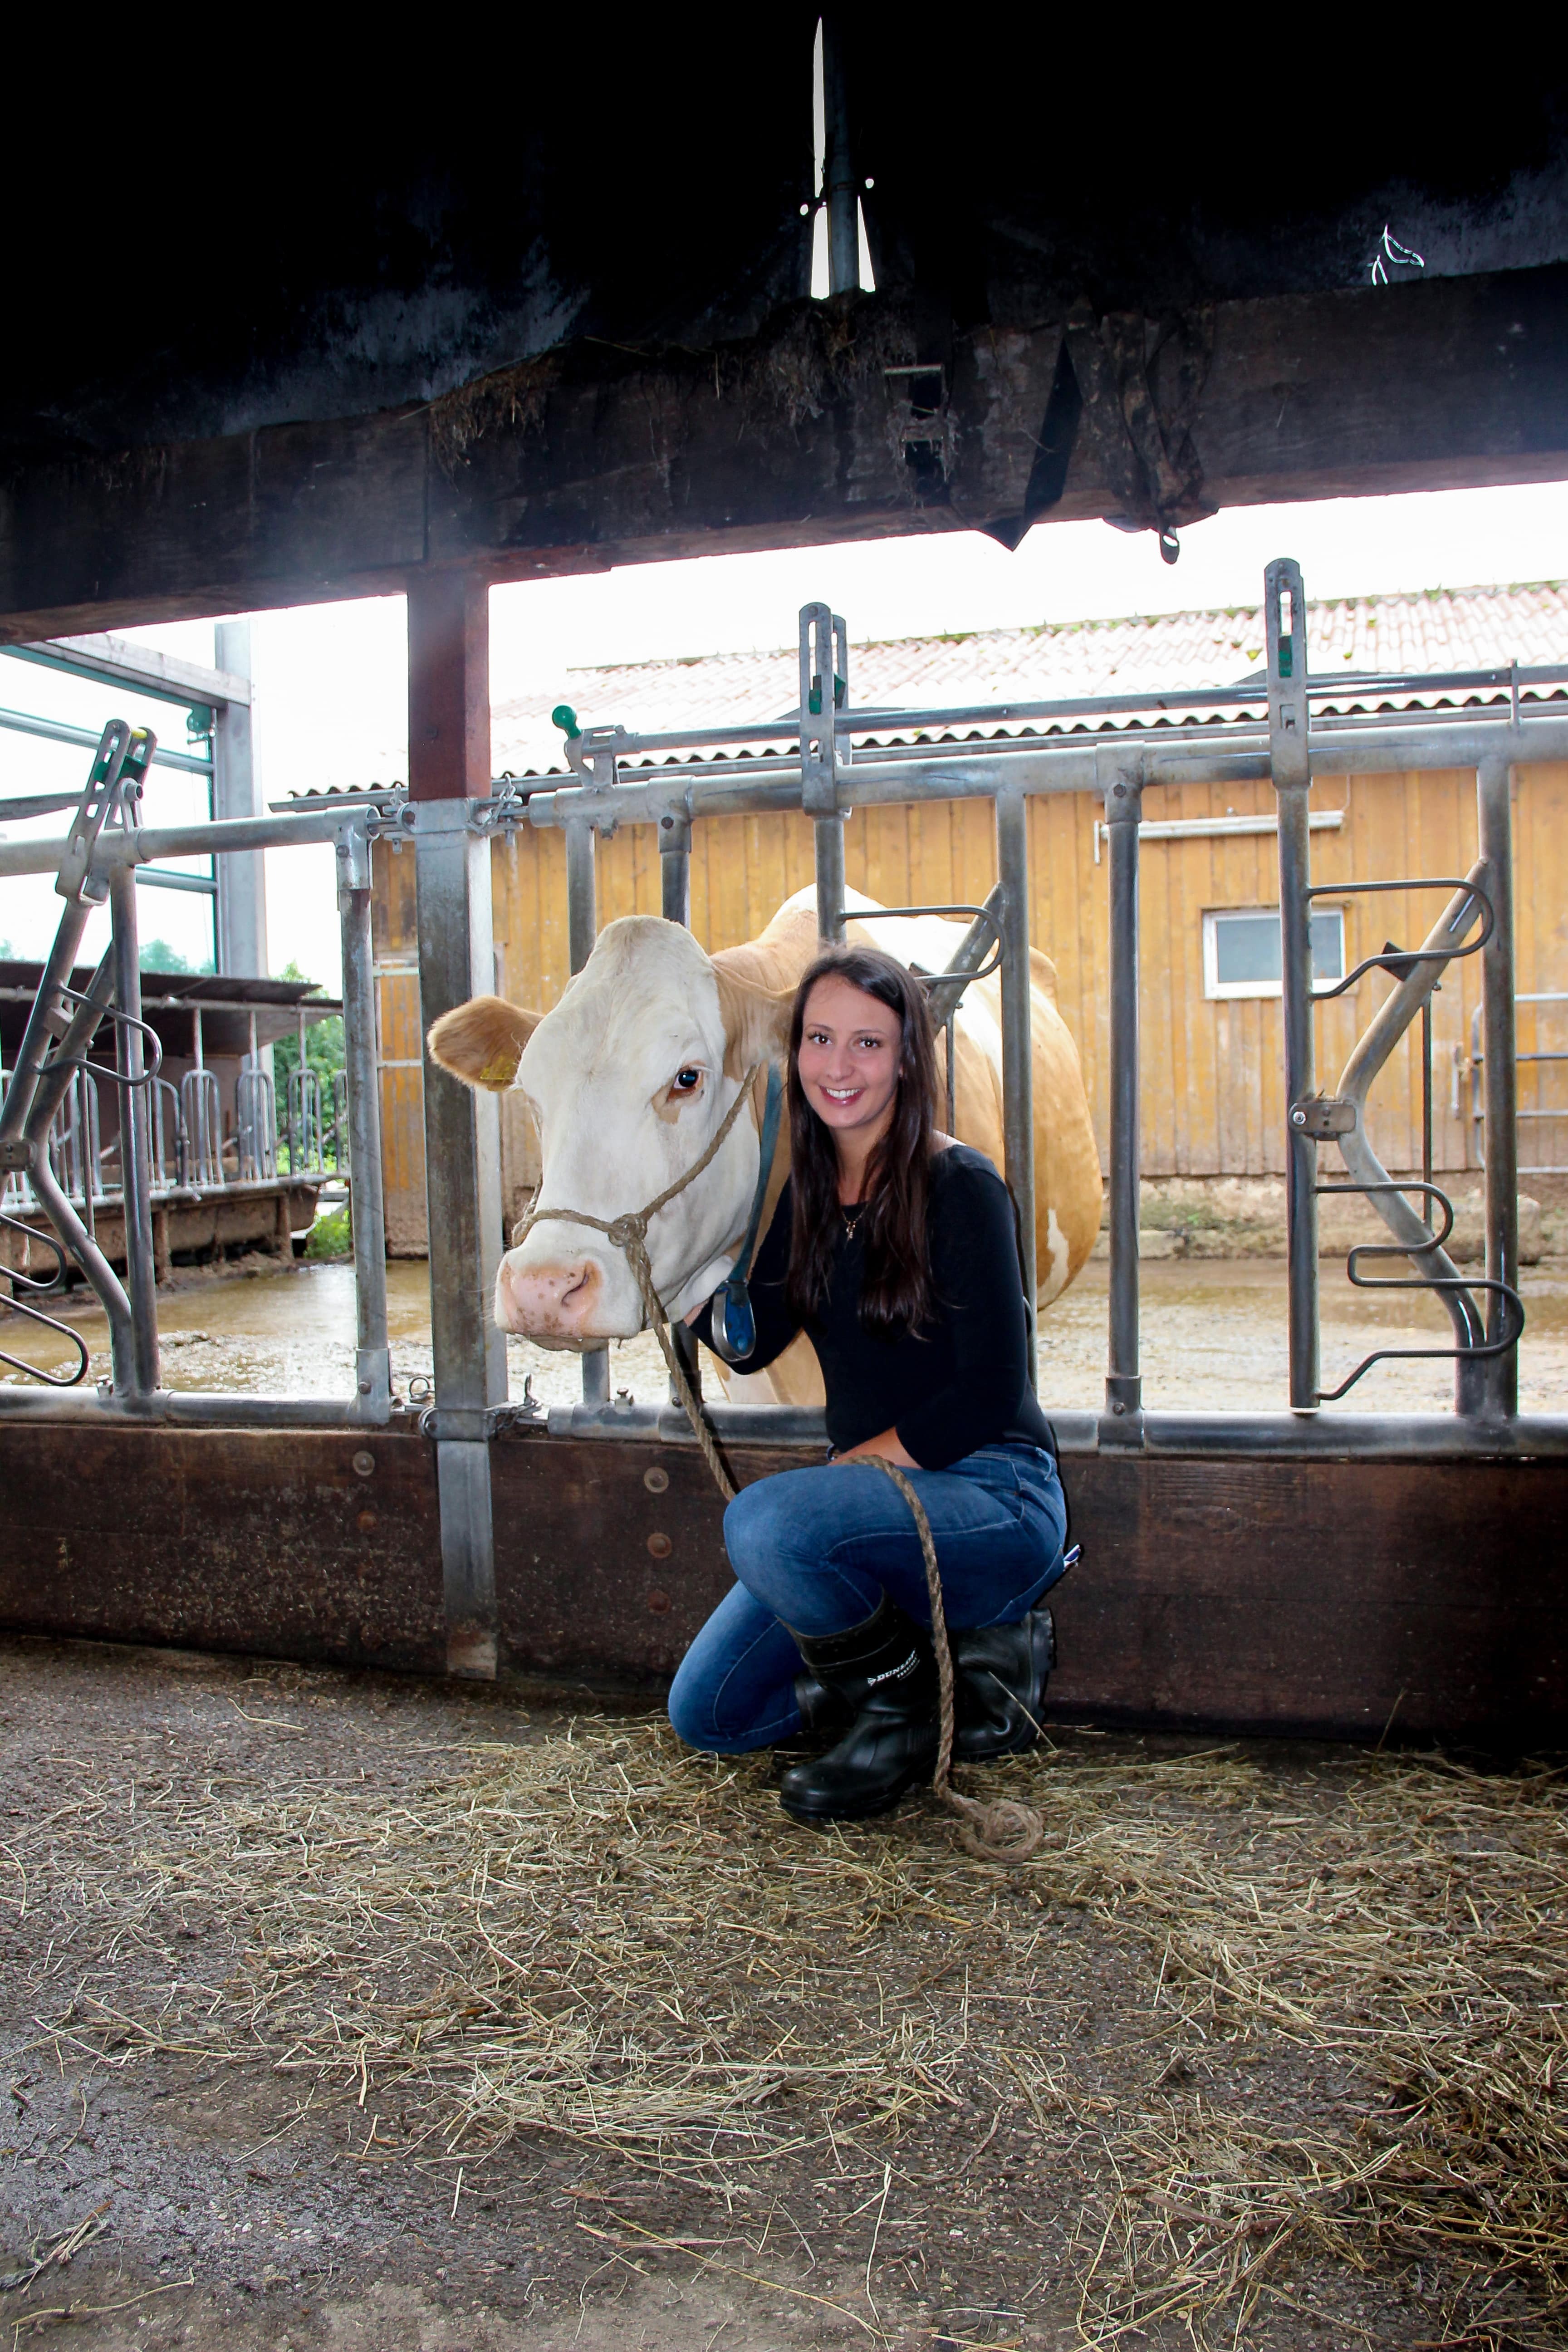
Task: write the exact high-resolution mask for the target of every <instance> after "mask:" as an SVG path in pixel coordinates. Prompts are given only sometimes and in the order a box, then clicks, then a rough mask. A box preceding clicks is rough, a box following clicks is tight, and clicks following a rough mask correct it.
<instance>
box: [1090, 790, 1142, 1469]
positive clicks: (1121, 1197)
mask: <svg viewBox="0 0 1568 2352" xmlns="http://www.w3.org/2000/svg"><path fill="white" fill-rule="evenodd" d="M1142 814H1143V792H1142V782H1141V781H1140V777H1139V774H1138V771H1137V769H1136V768H1135V767H1132V766H1131V765H1118V764H1116V763H1115V762H1114V761H1110V759H1109V757H1108V767H1107V774H1106V778H1105V824H1106V830H1107V845H1106V866H1107V882H1108V886H1109V891H1110V1192H1109V1209H1110V1301H1109V1306H1110V1314H1109V1325H1110V1329H1109V1343H1110V1344H1109V1356H1108V1360H1107V1367H1106V1375H1105V1417H1104V1419H1103V1421H1102V1422H1101V1423H1100V1435H1101V1442H1102V1443H1103V1444H1110V1445H1137V1444H1141V1443H1142V1429H1143V1381H1142V1370H1141V1369H1140V1363H1139V1293H1138V1223H1139V1208H1140V1199H1141V1192H1142V1158H1141V1149H1140V1138H1139V1116H1138V1112H1139V1035H1138V962H1139V930H1138V827H1139V824H1140V822H1141V820H1142Z"/></svg>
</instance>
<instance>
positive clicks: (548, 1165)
mask: <svg viewBox="0 0 1568 2352" xmlns="http://www.w3.org/2000/svg"><path fill="white" fill-rule="evenodd" d="M791 1001H792V998H791V992H788V991H785V992H784V993H782V994H779V995H774V994H773V993H771V992H768V991H766V990H764V989H761V988H757V987H755V986H752V985H750V984H748V983H746V982H742V981H741V980H739V979H738V978H736V977H735V976H734V975H733V974H731V973H730V972H728V971H724V970H723V969H722V967H721V965H720V964H716V963H715V962H714V961H712V960H711V959H710V957H709V956H708V955H706V954H705V953H704V952H703V950H702V949H701V948H700V947H699V945H698V943H697V941H696V940H694V939H693V938H692V936H691V934H690V932H689V931H688V930H684V929H682V928H681V927H680V925H679V923H667V922H663V921H661V920H660V919H658V917H657V916H653V915H628V916H626V917H625V918H624V919H622V920H621V921H619V922H616V923H611V924H609V925H608V926H607V927H606V929H605V930H604V931H603V932H601V934H600V936H599V939H598V941H597V943H596V945H595V949H594V952H593V954H592V955H591V956H590V957H589V959H588V961H587V962H586V964H584V968H583V970H582V971H580V972H579V973H578V974H577V976H576V978H575V979H574V981H573V982H571V984H570V986H569V987H568V988H567V990H566V992H565V993H564V995H563V997H562V999H561V1002H560V1003H559V1004H558V1005H557V1006H556V1007H555V1009H554V1011H553V1012H552V1013H525V1012H524V1011H523V1010H522V1009H521V1007H520V1006H518V1005H515V1004H507V1003H503V1002H502V1001H501V999H500V997H496V996H479V997H475V998H474V999H473V1001H472V1002H471V1003H468V1004H462V1005H459V1006H458V1008H457V1010H456V1011H455V1012H452V1013H446V1014H445V1015H444V1016H443V1017H442V1019H440V1020H439V1021H437V1023H436V1024H435V1025H434V1026H433V1028H432V1029H431V1031H430V1036H429V1045H430V1052H431V1055H432V1056H433V1058H434V1059H435V1060H436V1061H437V1062H438V1063H439V1064H440V1066H441V1067H442V1068H443V1069H445V1070H449V1071H451V1073H452V1074H453V1076H456V1077H458V1078H461V1079H462V1080H463V1081H464V1083H465V1084H466V1085H468V1086H472V1087H493V1088H495V1089H496V1090H497V1091H498V1092H499V1091H501V1090H504V1089H505V1088H506V1087H511V1086H515V1087H517V1088H518V1089H519V1091H520V1092H521V1094H522V1096H523V1097H524V1099H525V1100H526V1102H527V1104H528V1108H529V1109H530V1111H531V1114H532V1116H533V1119H534V1123H535V1125H536V1126H537V1128H538V1129H539V1140H540V1160H541V1179H540V1186H539V1192H538V1194H537V1197H536V1199H535V1202H534V1207H535V1210H536V1211H537V1210H539V1209H568V1210H579V1211H581V1212H582V1213H584V1214H585V1215H587V1216H592V1217H599V1218H603V1219H604V1220H605V1221H606V1222H608V1221H610V1220H611V1219H613V1218H616V1217H618V1216H624V1215H626V1213H628V1212H630V1211H633V1210H637V1209H641V1208H644V1207H646V1205H647V1202H649V1201H651V1200H653V1199H655V1198H656V1196H657V1195H658V1193H660V1192H663V1191H664V1189H665V1187H666V1186H667V1185H668V1184H673V1183H675V1182H676V1181H677V1180H678V1179H679V1177H681V1176H683V1175H684V1174H685V1173H686V1171H688V1169H689V1168H690V1167H691V1166H692V1165H693V1164H694V1163H695V1162H696V1161H697V1160H700V1158H701V1156H702V1153H703V1150H704V1149H705V1148H706V1146H707V1145H708V1143H709V1142H710V1140H711V1139H712V1137H713V1135H714V1133H715V1132H716V1130H717V1129H718V1128H719V1127H720V1126H721V1123H722V1120H723V1118H724V1114H725V1112H726V1111H727V1110H728V1109H729V1108H730V1106H731V1103H732V1102H733V1101H734V1099H735V1096H736V1093H737V1091H738V1089H739V1088H740V1087H741V1086H742V1084H743V1083H744V1080H745V1074H746V1072H747V1071H748V1070H749V1069H750V1068H751V1067H752V1066H753V1065H754V1064H755V1063H758V1062H764V1061H767V1060H770V1059H772V1060H775V1061H782V1059H783V1057H784V1048H785V1044H786V1041H787V1036H788V1029H789V1012H790V1004H791ZM758 1151H759V1145H758V1137H757V1129H756V1124H755V1122H754V1120H753V1119H752V1118H751V1116H750V1114H749V1113H748V1112H746V1111H742V1113H741V1114H740V1116H739V1118H737V1119H736V1121H735V1123H734V1125H733V1127H732V1128H731V1130H730V1132H729V1134H728V1135H727V1136H726V1138H725V1139H724V1141H723V1143H722V1145H721V1147H720V1149H719V1150H718V1152H717V1153H716V1154H715V1156H714V1158H713V1159H712V1160H711V1161H710V1163H709V1165H708V1166H707V1167H706V1168H705V1169H704V1170H703V1171H702V1172H701V1174H700V1176H698V1177H696V1178H695V1179H694V1180H693V1181H692V1182H691V1183H689V1185H688V1186H687V1187H686V1189H685V1190H684V1191H683V1192H680V1193H679V1195H678V1196H677V1197H676V1199H674V1200H673V1201H671V1202H669V1203H668V1207H666V1208H663V1209H661V1210H660V1211H659V1212H658V1215H657V1216H656V1217H655V1218H654V1219H653V1221H652V1223H651V1224H650V1225H649V1227H648V1233H647V1251H648V1256H649V1260H650V1262H651V1264H652V1267H653V1278H654V1283H655V1286H656V1287H657V1289H658V1295H659V1297H660V1299H661V1301H662V1302H663V1305H664V1307H665V1309H666V1311H667V1313H668V1314H669V1315H670V1316H671V1318H679V1317H680V1316H682V1315H684V1314H686V1313H687V1312H688V1311H689V1308H691V1307H694V1306H696V1305H697V1303H698V1302H699V1300H700V1299H702V1298H705V1297H708V1295H709V1294H710V1291H712V1290H713V1289H714V1287H715V1286H717V1285H718V1284H719V1283H720V1282H721V1281H722V1280H723V1278H724V1276H725V1275H726V1274H728V1272H729V1271H730V1268H731V1265H733V1263H734V1260H735V1257H736V1255H737V1253H738V1252H739V1249H740V1245H741V1243H742V1239H743V1237H744V1234H745V1230H746V1223H747V1219H748V1217H749V1215H750V1213H751V1206H752V1194H753V1192H754V1191H755V1188H756V1181H757V1169H758ZM496 1321H497V1322H498V1323H499V1324H500V1326H501V1328H503V1329H504V1330H508V1331H517V1332H521V1334H523V1335H524V1336H525V1337H526V1338H528V1339H536V1340H539V1341H541V1342H542V1344H543V1345H544V1346H546V1347H557V1348H584V1347H595V1346H597V1345H599V1344H600V1343H601V1342H602V1341H604V1340H605V1339H631V1338H632V1337H634V1336H635V1334H636V1333H637V1332H638V1331H640V1330H641V1329H642V1328H643V1321H644V1314H643V1304H642V1297H641V1294H640V1292H639V1291H638V1288H637V1281H636V1278H635V1276H633V1274H632V1271H631V1268H630V1266H629V1265H627V1263H626V1255H625V1253H624V1252H623V1251H622V1250H620V1249H618V1248H617V1247H616V1245H615V1244H613V1243H612V1242H611V1241H610V1240H609V1239H608V1237H607V1236H606V1235H605V1234H601V1233H597V1232H595V1229H594V1228H593V1227H592V1226H591V1225H581V1224H574V1223H571V1222H569V1221H567V1220H566V1219H563V1218H549V1219H546V1220H545V1221H544V1222H543V1223H538V1224H535V1225H534V1226H533V1227H532V1228H531V1230H530V1232H529V1233H528V1234H526V1236H525V1237H524V1239H523V1240H522V1241H521V1244H519V1245H518V1246H517V1247H515V1248H513V1249H510V1250H509V1251H508V1252H507V1254H506V1255H505V1257H504V1258H503V1259H502V1260H501V1267H500V1276H499V1279H498V1281H497V1284H496Z"/></svg>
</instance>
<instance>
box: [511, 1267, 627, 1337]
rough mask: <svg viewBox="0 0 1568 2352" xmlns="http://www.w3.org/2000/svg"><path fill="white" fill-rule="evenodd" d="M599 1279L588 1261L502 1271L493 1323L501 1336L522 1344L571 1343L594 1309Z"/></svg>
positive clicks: (596, 1270) (598, 1274)
mask: <svg viewBox="0 0 1568 2352" xmlns="http://www.w3.org/2000/svg"><path fill="white" fill-rule="evenodd" d="M601 1278H602V1277H601V1275H600V1270H599V1268H598V1266H597V1265H595V1263H594V1261H593V1260H592V1258H579V1259H577V1260H575V1261H572V1260H568V1261H564V1262H559V1261H558V1262H555V1263H553V1264H550V1263H547V1264H545V1265H530V1266H527V1267H520V1266H514V1265H502V1267H501V1270H500V1279H499V1281H498V1282H497V1284H496V1320H497V1322H498V1323H500V1326H501V1328H503V1330H507V1331H517V1332H520V1333H521V1334H522V1336H523V1337H524V1338H529V1337H535V1338H541V1337H542V1338H548V1339H574V1338H575V1337H576V1336H577V1334H578V1333H579V1332H581V1331H582V1329H583V1328H584V1324H585V1323H586V1322H587V1320H588V1318H589V1316H590V1315H591V1314H592V1312H593V1310H594V1308H595V1307H596V1306H597V1304H598V1298H599V1286H600V1282H601Z"/></svg>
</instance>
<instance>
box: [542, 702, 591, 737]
mask: <svg viewBox="0 0 1568 2352" xmlns="http://www.w3.org/2000/svg"><path fill="white" fill-rule="evenodd" d="M550 724H551V725H552V727H559V728H560V730H561V732H562V733H563V735H566V736H569V737H571V738H572V740H576V738H577V737H578V736H579V735H581V733H582V732H583V730H582V729H581V728H580V727H579V726H578V724H577V713H576V712H575V711H574V709H573V708H572V705H571V704H570V703H569V702H558V703H557V704H556V706H555V708H554V709H553V710H552V712H551V714H550Z"/></svg>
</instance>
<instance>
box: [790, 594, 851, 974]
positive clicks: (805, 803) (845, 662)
mask: <svg viewBox="0 0 1568 2352" xmlns="http://www.w3.org/2000/svg"><path fill="white" fill-rule="evenodd" d="M848 698H849V638H848V632H847V629H846V628H845V625H844V623H843V622H842V620H840V619H839V618H838V617H837V614H834V612H833V611H832V610H831V609H830V607H829V606H827V605H826V604H803V605H802V607H801V614H800V804H801V807H802V808H803V809H804V810H805V814H806V815H807V816H808V817H810V818H811V819H812V820H813V823H814V831H815V835H816V842H815V846H816V929H817V936H818V938H819V939H824V940H841V939H842V938H843V937H844V817H845V812H844V810H843V809H842V808H841V807H840V805H839V791H838V769H839V750H838V736H837V726H836V720H837V714H838V711H839V710H840V709H842V708H844V707H845V706H846V705H847V702H848ZM844 764H845V765H847V764H848V759H847V754H846V756H845V761H844Z"/></svg>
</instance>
